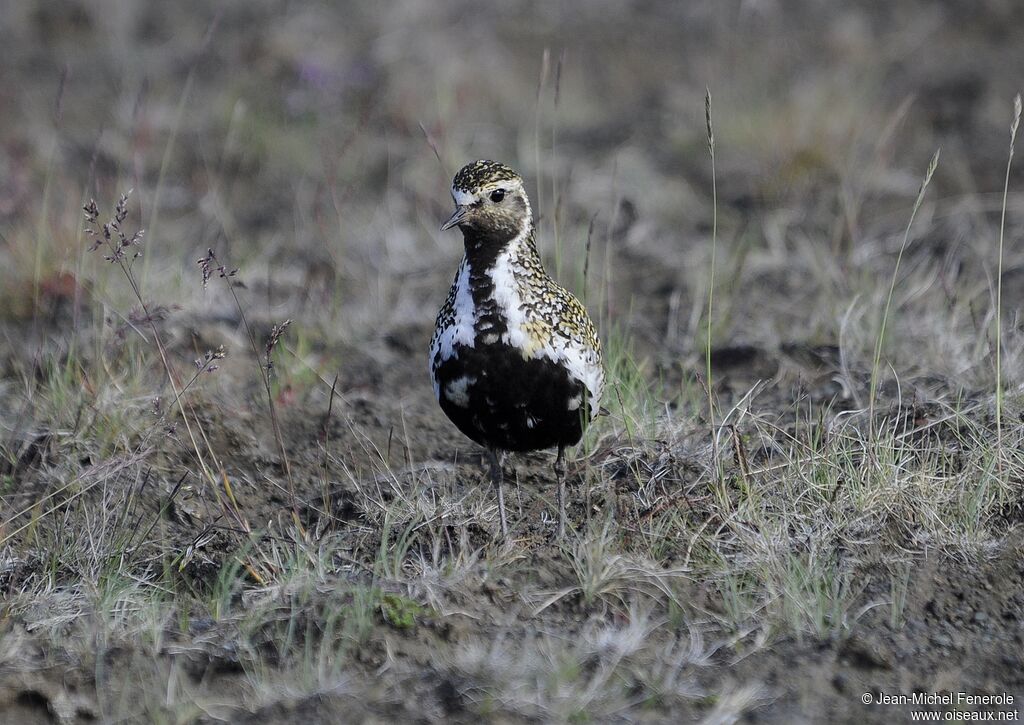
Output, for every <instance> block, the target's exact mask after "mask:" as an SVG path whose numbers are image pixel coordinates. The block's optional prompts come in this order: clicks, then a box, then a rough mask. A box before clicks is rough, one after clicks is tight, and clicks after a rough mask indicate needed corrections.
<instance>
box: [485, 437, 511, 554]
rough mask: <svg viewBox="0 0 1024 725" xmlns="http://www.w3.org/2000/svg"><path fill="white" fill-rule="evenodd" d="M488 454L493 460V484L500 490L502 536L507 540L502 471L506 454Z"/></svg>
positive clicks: (491, 450) (490, 451)
mask: <svg viewBox="0 0 1024 725" xmlns="http://www.w3.org/2000/svg"><path fill="white" fill-rule="evenodd" d="M487 453H488V455H489V456H490V459H491V483H493V484H494V487H495V488H496V489H498V515H499V516H500V517H501V535H502V537H503V538H506V539H507V538H508V519H506V518H505V486H504V483H503V478H504V474H503V473H502V470H501V464H502V462H503V461H504V458H505V454H504V452H498V451H495V450H493V449H488V451H487Z"/></svg>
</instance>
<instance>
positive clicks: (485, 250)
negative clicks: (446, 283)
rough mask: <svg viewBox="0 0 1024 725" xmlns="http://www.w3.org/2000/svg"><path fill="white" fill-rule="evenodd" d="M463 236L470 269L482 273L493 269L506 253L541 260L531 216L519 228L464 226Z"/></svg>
mask: <svg viewBox="0 0 1024 725" xmlns="http://www.w3.org/2000/svg"><path fill="white" fill-rule="evenodd" d="M462 238H463V242H464V243H465V247H466V261H467V262H468V263H469V267H470V269H472V270H474V271H478V272H480V273H483V272H485V271H487V270H490V269H492V268H493V267H494V265H495V263H496V262H497V260H498V257H500V256H502V255H504V254H506V253H507V254H508V255H509V256H513V257H519V256H522V255H527V256H533V257H536V259H537V261H538V262H539V261H540V256H539V255H538V254H537V244H536V242H535V241H534V236H533V219H530V218H527V219H526V221H525V222H524V224H523V226H522V227H521V228H519V229H515V228H508V227H498V228H489V229H473V228H469V227H463V229H462Z"/></svg>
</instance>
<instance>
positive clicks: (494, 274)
mask: <svg viewBox="0 0 1024 725" xmlns="http://www.w3.org/2000/svg"><path fill="white" fill-rule="evenodd" d="M470 231H471V230H466V232H465V239H466V264H467V265H468V266H469V276H468V277H469V278H468V282H469V291H470V293H471V295H472V297H473V306H474V308H475V309H476V315H477V324H476V327H477V328H479V329H478V332H481V333H486V332H494V333H496V335H500V334H501V333H503V332H504V331H505V330H507V326H508V324H509V323H510V322H511V321H512V320H511V319H510V318H513V317H516V316H517V315H518V302H517V300H519V279H518V278H519V277H520V274H521V273H522V270H538V271H541V272H543V266H542V264H541V259H540V255H539V254H538V253H537V245H536V242H535V241H534V232H533V223H532V221H531V222H529V223H528V224H527V225H525V226H524V228H523V229H522V230H521V231H520V232H519V233H518V234H515V235H512V236H511V237H506V238H505V239H504V240H503V242H501V243H495V242H496V241H497V240H495V239H494V238H493V237H491V238H474V236H473V235H471V234H470Z"/></svg>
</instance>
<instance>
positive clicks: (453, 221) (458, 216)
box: [441, 204, 469, 232]
mask: <svg viewBox="0 0 1024 725" xmlns="http://www.w3.org/2000/svg"><path fill="white" fill-rule="evenodd" d="M468 216H469V207H468V206H466V205H465V204H458V205H457V206H456V207H455V213H454V214H452V215H451V216H450V217H449V218H448V221H446V222H445V223H444V224H442V225H441V231H442V232H443V231H446V230H448V229H451V228H452V227H454V226H458V225H459V224H462V222H464V221H466V217H468Z"/></svg>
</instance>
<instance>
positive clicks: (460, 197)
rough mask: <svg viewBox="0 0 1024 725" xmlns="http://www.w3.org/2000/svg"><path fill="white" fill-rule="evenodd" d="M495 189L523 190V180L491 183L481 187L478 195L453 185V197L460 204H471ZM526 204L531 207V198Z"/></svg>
mask: <svg viewBox="0 0 1024 725" xmlns="http://www.w3.org/2000/svg"><path fill="white" fill-rule="evenodd" d="M494 189H505V190H507V191H522V190H523V182H521V181H518V180H516V179H509V180H507V181H503V182H498V183H496V184H491V185H490V186H487V187H485V188H483V189H481V190H480V193H479V194H476V195H473V194H470V193H469V192H468V191H463V190H462V189H456V188H455V187H454V186H453V187H452V199H454V200H455V203H456V204H458V205H459V206H470V205H472V204H475V203H476V202H478V201H479V200H480V199H481V198H483V197H484V196H486V195H487V194H488V193H489V192H491V191H493V190H494ZM526 205H527V208H529V205H530V202H529V200H527V202H526Z"/></svg>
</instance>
